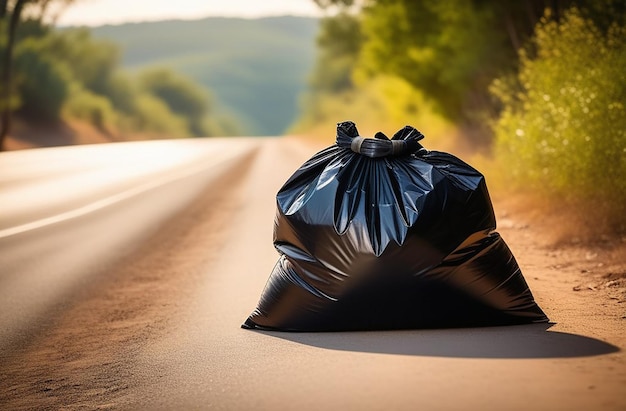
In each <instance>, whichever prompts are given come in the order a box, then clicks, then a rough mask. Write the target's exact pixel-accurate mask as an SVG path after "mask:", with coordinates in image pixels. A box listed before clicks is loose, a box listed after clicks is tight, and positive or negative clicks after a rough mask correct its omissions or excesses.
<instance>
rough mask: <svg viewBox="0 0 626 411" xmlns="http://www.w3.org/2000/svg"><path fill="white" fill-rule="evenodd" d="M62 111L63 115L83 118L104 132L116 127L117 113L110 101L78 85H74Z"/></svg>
mask: <svg viewBox="0 0 626 411" xmlns="http://www.w3.org/2000/svg"><path fill="white" fill-rule="evenodd" d="M63 111H64V114H65V116H67V117H70V118H75V119H81V120H85V121H87V122H89V123H91V124H93V125H94V126H96V127H97V128H98V129H100V130H102V131H104V132H112V131H113V130H114V129H115V128H116V127H115V125H116V123H117V115H116V113H115V110H114V109H113V107H112V105H111V102H110V101H109V100H108V99H107V98H106V97H103V96H100V95H97V94H94V93H92V92H91V91H89V90H85V89H82V88H80V87H79V86H75V88H74V91H73V92H72V94H71V95H70V98H69V99H68V101H67V102H66V103H65V106H64V108H63Z"/></svg>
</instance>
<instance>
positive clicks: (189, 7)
mask: <svg viewBox="0 0 626 411" xmlns="http://www.w3.org/2000/svg"><path fill="white" fill-rule="evenodd" d="M278 15H296V16H320V15H321V13H320V11H319V9H318V7H317V6H316V5H315V3H314V2H313V0H174V1H172V0H75V2H74V3H73V4H72V5H71V6H69V7H67V8H66V9H65V10H64V11H63V12H62V13H61V14H60V16H59V18H58V20H57V24H58V25H60V26H70V25H71V26H76V25H81V26H98V25H103V24H119V23H126V22H139V21H154V20H165V19H200V18H203V17H208V16H226V17H245V18H254V17H263V16H278Z"/></svg>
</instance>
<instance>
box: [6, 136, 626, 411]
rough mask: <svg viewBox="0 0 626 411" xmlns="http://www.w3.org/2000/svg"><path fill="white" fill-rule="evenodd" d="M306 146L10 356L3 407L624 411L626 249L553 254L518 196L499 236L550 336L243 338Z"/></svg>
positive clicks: (244, 182)
mask: <svg viewBox="0 0 626 411" xmlns="http://www.w3.org/2000/svg"><path fill="white" fill-rule="evenodd" d="M314 151H315V150H314V149H313V148H312V147H310V146H303V145H299V144H296V143H294V142H286V143H285V142H279V141H278V140H268V141H267V144H265V145H264V147H263V149H262V150H260V152H259V153H258V154H257V156H256V158H255V160H254V161H253V162H251V163H247V164H243V165H242V166H241V167H240V168H238V169H237V170H236V171H235V172H230V173H228V174H227V175H224V176H223V178H221V179H220V180H219V183H216V184H214V185H212V186H211V187H207V189H206V190H205V191H204V192H202V193H201V195H200V196H199V197H198V198H197V199H196V200H195V201H194V202H193V203H192V204H190V205H189V207H188V208H187V209H185V210H184V212H182V213H180V214H179V215H177V216H176V217H175V218H173V219H171V220H170V221H167V222H164V223H163V225H162V228H161V229H160V230H159V231H158V233H157V234H156V235H154V236H153V237H152V238H151V239H150V240H149V241H146V242H145V243H144V244H142V245H141V247H140V248H139V249H138V250H137V251H136V252H134V253H133V254H132V255H130V256H126V257H124V259H122V260H121V261H119V262H118V263H117V264H116V265H115V267H114V268H113V269H110V270H108V271H107V272H106V275H105V276H104V278H105V280H103V281H101V282H99V283H98V284H94V285H92V286H89V285H88V284H87V285H85V287H84V288H83V289H82V290H81V291H80V292H78V293H77V294H76V295H75V296H73V297H72V299H71V301H68V302H67V304H66V307H67V309H65V310H64V311H63V312H62V313H59V315H57V316H55V318H53V319H51V320H50V322H49V323H48V324H46V325H44V326H42V327H41V329H40V330H39V331H38V332H37V333H36V334H35V335H33V336H32V337H31V338H30V339H29V340H28V341H25V342H24V343H22V344H20V345H19V346H16V347H12V348H11V349H10V350H8V351H6V352H3V353H2V354H0V355H1V358H0V360H1V365H0V409H3V410H31V409H68V410H70V409H71V410H73V409H241V410H245V409H321V408H326V409H381V410H382V409H407V410H408V409H425V410H428V409H442V410H443V409H464V410H468V409H476V410H478V409H488V408H489V409H502V410H509V409H510V410H517V409H519V410H522V409H523V410H527V409H532V408H535V409H538V410H539V409H550V410H556V409H563V410H566V409H567V410H573V409H580V410H583V409H584V410H592V409H593V410H624V409H626V396H625V395H624V394H623V393H624V392H625V391H624V389H625V388H626V354H625V351H624V350H626V279H625V277H626V258H625V256H626V241H624V239H620V238H614V237H602V238H600V239H599V240H598V241H597V242H594V243H583V242H581V241H570V242H563V241H561V242H558V243H554V242H553V241H552V240H551V239H552V238H554V236H553V235H552V234H553V231H554V230H558V229H559V227H554V226H553V225H551V223H550V221H537V219H536V218H535V217H533V218H532V219H531V218H530V217H528V214H524V213H523V212H522V211H520V210H519V209H518V207H517V206H516V204H517V203H516V199H514V198H510V197H507V198H498V196H497V195H496V196H494V205H495V209H496V213H497V215H498V222H499V230H498V231H499V232H500V233H501V234H502V236H503V238H504V239H505V241H506V242H507V244H508V245H509V247H510V248H511V250H512V251H513V253H514V255H515V256H516V258H517V260H518V262H519V264H520V266H521V268H522V271H523V273H524V276H525V277H526V280H527V281H528V283H529V285H530V287H531V289H532V291H533V293H534V295H535V298H536V300H537V301H538V303H539V305H540V306H541V307H542V308H543V309H544V311H545V312H546V313H547V315H548V316H549V317H550V319H551V321H552V324H551V325H549V326H545V325H541V326H540V327H536V326H516V327H497V328H485V329H460V330H428V331H419V330H417V331H402V332H385V333H336V334H307V333H304V334H281V333H260V332H254V331H248V330H241V329H240V328H239V325H240V323H241V322H242V321H243V320H245V318H246V316H247V314H248V313H249V312H250V311H251V310H252V309H253V308H254V306H255V304H256V301H257V299H258V296H259V295H260V292H261V290H262V287H263V285H264V283H265V280H266V279H267V276H268V275H269V272H270V270H271V267H272V265H273V263H274V262H275V261H276V259H277V254H276V253H275V251H274V250H273V247H272V244H271V230H272V218H273V213H274V200H273V197H274V195H275V193H276V191H277V190H278V188H279V187H280V185H281V184H282V183H283V182H284V180H285V179H286V178H287V177H288V175H289V174H290V173H291V172H293V171H294V170H295V168H296V167H297V166H298V165H300V164H301V162H302V161H303V160H304V159H306V158H308V157H309V156H310V155H312V154H313V153H314Z"/></svg>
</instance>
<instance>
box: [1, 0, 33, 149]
mask: <svg viewBox="0 0 626 411" xmlns="http://www.w3.org/2000/svg"><path fill="white" fill-rule="evenodd" d="M28 1H29V0H17V2H16V3H15V7H13V11H12V13H11V20H10V22H9V33H8V34H9V35H8V37H7V45H6V50H5V52H4V56H3V58H2V100H3V101H2V125H1V127H2V128H0V151H2V150H4V149H5V147H4V142H5V140H6V136H7V134H9V131H10V129H11V104H10V103H11V90H12V88H13V87H12V86H13V84H11V83H12V63H13V46H14V44H15V32H16V30H17V25H18V23H19V21H20V16H21V14H22V9H23V8H24V4H26V3H27V2H28ZM5 11H6V10H5Z"/></svg>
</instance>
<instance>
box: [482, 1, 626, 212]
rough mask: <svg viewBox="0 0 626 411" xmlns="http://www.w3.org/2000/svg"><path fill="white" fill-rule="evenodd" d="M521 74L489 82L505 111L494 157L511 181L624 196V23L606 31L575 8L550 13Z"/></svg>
mask: <svg viewBox="0 0 626 411" xmlns="http://www.w3.org/2000/svg"><path fill="white" fill-rule="evenodd" d="M532 46H533V49H532V50H531V49H527V50H525V51H522V52H521V55H520V59H521V65H520V71H519V74H518V77H517V78H515V79H512V78H509V79H506V78H502V79H499V80H496V81H495V82H494V83H493V84H492V87H491V90H492V92H493V93H494V94H495V95H496V96H497V97H499V99H500V100H501V101H502V104H503V111H502V113H501V115H500V117H499V119H498V120H497V122H496V123H495V125H494V131H495V135H496V158H497V159H498V161H499V162H500V164H502V166H503V169H505V170H506V171H507V174H508V176H509V177H510V178H511V181H512V182H518V183H522V184H525V185H527V186H530V187H533V188H535V189H541V190H542V192H543V193H552V194H556V195H558V196H560V197H562V198H565V199H585V198H587V199H597V200H603V201H604V200H607V201H609V202H611V203H612V204H613V205H614V206H615V207H613V209H614V210H617V211H615V212H616V213H623V212H624V203H626V161H625V160H624V158H626V111H625V109H624V105H625V104H626V70H625V69H624V68H625V67H626V29H625V28H624V27H623V26H617V25H613V26H612V27H610V28H609V30H608V31H607V33H606V34H603V33H602V32H601V31H600V30H598V28H597V27H596V26H595V25H594V24H593V23H592V22H591V21H589V20H586V19H584V18H583V17H582V16H581V13H580V12H579V11H578V10H577V9H571V10H570V11H568V12H566V13H565V14H564V16H563V18H562V19H561V21H560V22H555V21H553V20H551V19H550V18H549V16H546V17H544V18H543V19H542V21H541V22H540V24H539V25H538V26H537V28H536V32H535V37H534V43H533V45H532Z"/></svg>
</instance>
